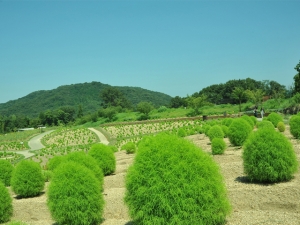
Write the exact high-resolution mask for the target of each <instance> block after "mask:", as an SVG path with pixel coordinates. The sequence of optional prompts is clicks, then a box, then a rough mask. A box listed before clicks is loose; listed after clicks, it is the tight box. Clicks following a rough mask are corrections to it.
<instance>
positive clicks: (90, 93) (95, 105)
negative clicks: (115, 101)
mask: <svg viewBox="0 0 300 225" xmlns="http://www.w3.org/2000/svg"><path fill="white" fill-rule="evenodd" d="M108 87H112V86H110V85H108V84H103V83H100V82H91V83H81V84H71V85H64V86H60V87H58V88H56V89H53V90H47V91H46V90H40V91H35V92H32V93H30V94H29V95H26V96H24V97H22V98H19V99H17V100H12V101H8V102H6V103H2V104H0V115H5V116H10V115H13V114H15V115H26V116H29V117H37V116H38V115H39V113H40V112H44V111H46V110H55V109H57V108H60V107H63V106H71V107H75V108H76V109H77V108H78V106H79V105H81V106H82V109H83V111H84V112H85V113H89V112H95V111H97V110H98V109H99V108H100V105H101V103H102V100H101V98H100V93H101V91H102V90H103V89H105V88H108ZM114 88H117V89H119V90H120V91H121V92H122V93H123V94H124V97H125V98H126V99H128V100H129V102H130V103H131V104H132V105H133V106H135V105H137V104H138V103H139V102H141V101H147V102H151V103H152V104H153V105H154V106H161V105H168V104H169V103H170V100H171V98H172V97H171V96H169V95H167V94H163V93H160V92H155V91H150V90H146V89H143V88H140V87H116V86H114Z"/></svg>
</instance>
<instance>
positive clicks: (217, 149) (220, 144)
mask: <svg viewBox="0 0 300 225" xmlns="http://www.w3.org/2000/svg"><path fill="white" fill-rule="evenodd" d="M225 148H226V143H225V141H224V139H223V138H214V139H213V140H212V142H211V150H212V154H213V155H217V154H223V153H224V151H225Z"/></svg>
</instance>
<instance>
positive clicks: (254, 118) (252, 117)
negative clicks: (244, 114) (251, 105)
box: [250, 116, 257, 126]
mask: <svg viewBox="0 0 300 225" xmlns="http://www.w3.org/2000/svg"><path fill="white" fill-rule="evenodd" d="M250 118H251V120H252V121H253V124H254V126H255V125H256V124H257V118H256V117H255V116H250Z"/></svg>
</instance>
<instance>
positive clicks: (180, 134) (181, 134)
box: [177, 127, 187, 137]
mask: <svg viewBox="0 0 300 225" xmlns="http://www.w3.org/2000/svg"><path fill="white" fill-rule="evenodd" d="M177 136H178V137H186V136H187V133H186V131H185V129H184V128H183V127H181V128H179V129H178V131H177Z"/></svg>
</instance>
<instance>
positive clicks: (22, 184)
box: [11, 160, 45, 197]
mask: <svg viewBox="0 0 300 225" xmlns="http://www.w3.org/2000/svg"><path fill="white" fill-rule="evenodd" d="M44 185H45V181H44V176H43V174H42V169H41V166H40V164H39V163H37V162H34V161H28V160H22V161H20V162H19V163H18V164H17V165H16V167H15V169H14V171H13V173H12V177H11V187H12V189H13V191H14V192H15V193H16V194H17V195H19V196H20V197H33V196H37V195H38V194H40V192H41V191H42V190H43V189H44Z"/></svg>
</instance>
